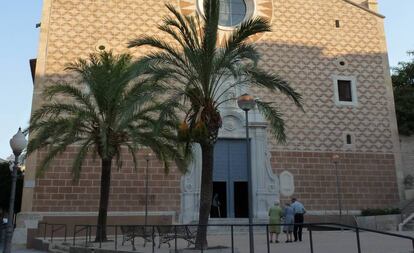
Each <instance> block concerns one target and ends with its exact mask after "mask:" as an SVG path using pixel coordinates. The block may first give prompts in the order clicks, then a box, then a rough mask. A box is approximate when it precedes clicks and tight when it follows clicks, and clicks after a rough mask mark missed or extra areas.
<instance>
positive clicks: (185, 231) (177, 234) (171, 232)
mask: <svg viewBox="0 0 414 253" xmlns="http://www.w3.org/2000/svg"><path fill="white" fill-rule="evenodd" d="M157 232H158V236H159V245H158V248H160V247H161V244H163V243H166V244H168V247H171V244H170V241H172V240H174V239H175V238H177V239H183V240H185V241H187V243H188V247H189V246H190V245H191V244H195V238H196V232H195V231H194V230H193V229H190V228H189V227H188V226H182V225H180V226H157Z"/></svg>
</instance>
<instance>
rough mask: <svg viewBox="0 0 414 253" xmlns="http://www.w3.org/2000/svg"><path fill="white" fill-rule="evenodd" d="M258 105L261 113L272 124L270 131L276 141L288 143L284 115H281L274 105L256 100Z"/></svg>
mask: <svg viewBox="0 0 414 253" xmlns="http://www.w3.org/2000/svg"><path fill="white" fill-rule="evenodd" d="M256 105H257V108H258V109H259V111H260V112H261V113H262V114H263V116H264V117H265V118H266V120H267V121H269V123H270V130H271V132H272V133H273V135H274V136H275V137H276V139H277V140H278V141H279V142H281V143H285V142H286V134H285V123H284V120H283V118H282V113H280V112H279V111H278V110H277V108H276V107H274V106H272V103H269V102H262V101H260V100H256Z"/></svg>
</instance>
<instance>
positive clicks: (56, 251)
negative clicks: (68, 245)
mask: <svg viewBox="0 0 414 253" xmlns="http://www.w3.org/2000/svg"><path fill="white" fill-rule="evenodd" d="M49 252H51V253H69V249H68V250H60V249H49Z"/></svg>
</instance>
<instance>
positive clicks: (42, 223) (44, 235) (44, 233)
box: [38, 222, 68, 243]
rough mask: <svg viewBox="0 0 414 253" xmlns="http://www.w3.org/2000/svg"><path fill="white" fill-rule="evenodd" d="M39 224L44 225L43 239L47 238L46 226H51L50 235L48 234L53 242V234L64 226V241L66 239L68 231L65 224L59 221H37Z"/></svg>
mask: <svg viewBox="0 0 414 253" xmlns="http://www.w3.org/2000/svg"><path fill="white" fill-rule="evenodd" d="M40 225H44V230H43V240H46V238H47V228H48V227H51V228H52V230H51V235H50V241H51V242H52V243H53V239H54V234H55V232H57V231H59V230H62V229H63V228H64V231H65V234H64V241H65V242H66V239H67V232H68V228H67V225H66V224H60V223H47V222H39V223H38V226H40ZM55 226H58V227H57V228H55Z"/></svg>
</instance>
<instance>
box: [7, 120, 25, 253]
mask: <svg viewBox="0 0 414 253" xmlns="http://www.w3.org/2000/svg"><path fill="white" fill-rule="evenodd" d="M26 145H27V140H26V138H25V137H24V134H23V133H22V129H21V128H19V131H17V133H16V134H15V135H14V136H13V138H11V139H10V147H11V148H12V150H13V154H14V164H13V172H12V185H11V191H10V202H9V217H8V220H7V229H6V237H5V242H4V250H3V253H10V252H11V245H12V238H13V229H14V224H13V221H14V199H15V195H16V180H17V168H18V163H19V156H20V154H21V153H22V152H23V149H25V148H26Z"/></svg>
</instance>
